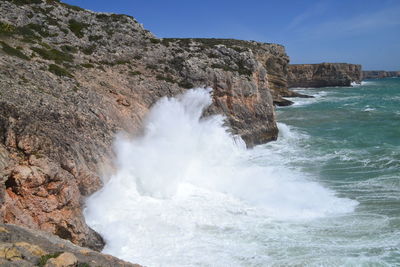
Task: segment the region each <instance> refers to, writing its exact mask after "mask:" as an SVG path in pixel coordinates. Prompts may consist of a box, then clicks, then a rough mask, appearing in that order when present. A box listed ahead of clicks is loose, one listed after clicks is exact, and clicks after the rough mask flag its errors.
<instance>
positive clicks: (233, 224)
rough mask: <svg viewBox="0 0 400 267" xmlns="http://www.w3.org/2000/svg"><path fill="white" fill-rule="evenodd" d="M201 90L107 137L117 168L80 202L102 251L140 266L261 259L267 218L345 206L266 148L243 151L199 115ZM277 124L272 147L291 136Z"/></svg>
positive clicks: (206, 98) (219, 125) (203, 101)
mask: <svg viewBox="0 0 400 267" xmlns="http://www.w3.org/2000/svg"><path fill="white" fill-rule="evenodd" d="M210 94H211V91H210V89H192V90H188V91H187V92H186V93H185V94H183V95H180V96H177V97H176V98H162V99H161V100H160V101H159V102H157V103H156V104H155V105H154V107H153V108H152V109H151V111H150V112H149V114H148V116H147V118H146V121H145V124H144V125H145V126H144V134H143V136H141V137H138V138H135V139H127V138H123V137H118V138H117V139H116V141H115V151H116V154H117V161H116V165H117V169H118V171H117V172H116V173H115V175H113V176H112V177H110V179H107V180H108V182H107V183H106V184H105V185H104V187H103V188H102V189H101V190H100V191H99V192H97V193H95V194H94V195H92V196H91V197H90V198H89V199H88V200H87V207H86V209H85V217H86V220H87V223H88V224H89V225H90V226H91V227H93V228H94V229H95V230H96V231H98V232H99V233H100V234H101V235H102V236H103V237H104V238H105V240H106V243H107V244H106V247H105V249H104V252H106V253H110V254H113V255H115V256H118V257H121V258H123V259H126V260H129V261H133V262H138V263H141V264H145V265H149V266H193V265H204V266H211V265H212V266H232V265H235V264H236V265H247V266H248V265H252V264H255V265H257V264H265V263H267V262H268V261H269V255H268V254H267V253H266V252H265V244H264V243H263V242H261V240H258V239H259V238H260V237H261V236H268V237H269V238H271V237H273V236H274V235H275V234H276V233H275V232H270V231H271V229H270V227H271V226H269V225H268V223H269V222H271V221H274V220H289V221H293V220H294V221H296V220H308V219H312V218H318V217H323V216H328V215H330V214H335V213H342V212H349V211H352V210H353V209H354V206H355V205H356V203H355V202H354V201H351V200H348V199H340V198H337V197H335V196H334V193H333V192H331V191H330V190H327V189H325V188H323V187H322V186H320V185H319V184H317V183H315V182H311V181H309V179H308V178H307V177H306V176H304V175H303V174H302V173H301V172H298V171H296V170H290V169H288V168H287V167H286V166H285V165H284V164H282V162H284V160H283V158H282V157H281V156H280V155H279V154H278V155H277V154H276V153H274V151H273V149H268V148H267V147H262V146H261V147H257V148H256V149H253V150H246V148H245V145H244V143H243V141H242V140H241V139H240V137H237V136H233V135H232V134H231V133H230V132H229V131H228V129H227V128H226V127H225V126H224V117H223V116H221V115H212V116H208V117H203V111H204V110H205V109H206V108H207V107H208V106H209V105H210V104H211V103H212V98H211V95H210ZM280 128H281V131H282V133H283V134H284V136H282V135H281V137H282V138H281V140H280V141H278V142H277V143H276V144H277V145H284V142H288V143H290V142H293V143H292V144H290V145H289V146H293V145H295V144H294V143H295V142H296V141H295V139H296V138H297V135H296V134H295V133H292V132H291V131H290V129H289V127H287V126H285V125H282V124H281V125H280ZM282 142H283V143H282ZM282 227H284V225H282ZM288 232H290V230H289V229H288ZM265 238H266V237H265Z"/></svg>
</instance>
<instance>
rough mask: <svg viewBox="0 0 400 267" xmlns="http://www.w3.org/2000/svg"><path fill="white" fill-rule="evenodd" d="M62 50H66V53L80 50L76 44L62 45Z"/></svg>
mask: <svg viewBox="0 0 400 267" xmlns="http://www.w3.org/2000/svg"><path fill="white" fill-rule="evenodd" d="M60 48H61V50H62V51H64V52H66V53H76V52H78V48H76V47H74V46H70V45H63V46H61V47H60Z"/></svg>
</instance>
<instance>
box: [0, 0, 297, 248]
mask: <svg viewBox="0 0 400 267" xmlns="http://www.w3.org/2000/svg"><path fill="white" fill-rule="evenodd" d="M0 13H1V14H2V17H1V18H0V79H1V81H2V82H1V84H0V203H1V208H0V221H1V222H4V223H13V224H18V225H25V226H28V227H30V228H31V229H37V230H44V231H47V232H50V233H53V234H55V235H58V236H59V237H61V238H64V239H68V240H71V241H72V242H73V243H75V244H79V245H82V246H87V247H90V248H93V249H95V250H100V249H102V247H103V246H104V241H103V240H102V238H101V237H100V236H99V235H98V234H97V233H96V232H95V231H93V230H92V229H90V228H89V227H88V226H87V225H86V223H85V220H84V217H83V215H82V207H83V205H84V198H85V197H87V196H89V195H90V194H92V193H93V192H95V191H96V190H98V189H99V188H101V186H102V180H101V179H100V175H101V174H102V171H103V170H104V169H107V170H108V171H112V168H113V164H112V157H113V151H112V142H113V139H114V137H115V134H116V133H118V132H120V131H124V132H128V133H130V134H140V127H141V124H142V120H143V118H144V116H145V115H146V113H147V111H148V110H149V108H150V107H151V106H152V105H153V104H154V103H155V102H156V101H157V100H158V99H160V98H161V97H164V96H174V95H176V94H179V93H182V92H184V91H185V90H186V89H188V88H192V87H199V86H201V87H205V86H210V87H212V88H213V89H214V90H213V105H212V106H211V107H210V109H209V110H208V111H207V112H209V113H222V114H224V115H225V116H226V118H227V124H228V125H229V126H230V128H231V129H232V133H233V134H238V135H240V136H242V138H243V139H244V140H245V142H246V144H247V145H248V146H249V147H251V146H253V145H256V144H260V143H264V142H267V141H270V140H275V139H276V138H277V134H278V129H277V125H276V120H275V111H274V103H275V104H276V103H279V101H283V98H282V96H285V94H291V93H290V92H288V91H287V86H286V71H287V64H288V57H287V55H286V53H285V50H284V48H283V47H282V46H280V45H276V44H263V43H257V42H247V41H237V40H226V39H159V38H156V37H155V36H154V35H153V34H152V33H151V32H149V31H147V30H146V29H144V28H143V26H142V25H141V24H140V23H138V22H137V21H136V20H135V19H134V18H132V17H130V16H126V15H117V14H108V13H95V12H91V11H88V10H84V9H82V8H79V7H76V6H71V5H67V4H64V3H62V2H59V1H57V0H46V1H44V0H18V1H17V0H4V1H1V2H0ZM105 167H107V168H105Z"/></svg>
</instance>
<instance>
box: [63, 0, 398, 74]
mask: <svg viewBox="0 0 400 267" xmlns="http://www.w3.org/2000/svg"><path fill="white" fill-rule="evenodd" d="M64 2H66V3H69V4H73V5H78V6H81V7H83V8H87V9H90V10H94V11H102V12H113V13H119V14H128V15H131V16H133V17H135V18H136V19H137V20H138V21H139V22H140V23H142V24H143V25H144V27H145V28H146V29H148V30H150V31H152V32H153V33H154V34H155V35H156V36H158V37H209V38H235V39H244V40H256V41H260V42H270V43H279V44H283V45H284V46H285V47H286V51H287V53H288V55H289V56H290V58H291V63H319V62H348V63H358V64H362V65H363V68H364V69H366V70H372V69H384V70H400V0H347V1H346V0H297V1H294V0H293V1H290V0H287V1H285V0H281V1H279V0H276V1H269V0H265V1H262V0H246V1H244V0H242V1H237V0H220V1H219V0H213V1H212V0H202V1H194V0H193V1H191V0H113V1H110V0H64Z"/></svg>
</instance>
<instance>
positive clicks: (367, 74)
mask: <svg viewBox="0 0 400 267" xmlns="http://www.w3.org/2000/svg"><path fill="white" fill-rule="evenodd" d="M390 77H400V71H384V70H365V71H363V72H362V78H363V80H365V79H382V78H390Z"/></svg>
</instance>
